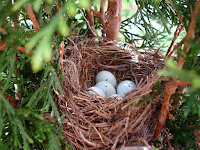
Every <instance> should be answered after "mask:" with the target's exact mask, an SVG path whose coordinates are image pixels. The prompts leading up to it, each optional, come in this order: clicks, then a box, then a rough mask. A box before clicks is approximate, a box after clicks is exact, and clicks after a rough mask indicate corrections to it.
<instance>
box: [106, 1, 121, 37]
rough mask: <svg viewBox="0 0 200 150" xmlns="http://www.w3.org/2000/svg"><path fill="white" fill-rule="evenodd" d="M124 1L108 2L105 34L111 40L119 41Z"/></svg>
mask: <svg viewBox="0 0 200 150" xmlns="http://www.w3.org/2000/svg"><path fill="white" fill-rule="evenodd" d="M121 8H122V0H108V10H107V12H106V17H105V33H106V37H107V38H108V39H110V40H117V39H118V33H119V30H120V25H121Z"/></svg>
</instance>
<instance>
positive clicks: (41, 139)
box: [0, 0, 200, 150]
mask: <svg viewBox="0 0 200 150" xmlns="http://www.w3.org/2000/svg"><path fill="white" fill-rule="evenodd" d="M13 2H14V3H13ZM57 2H58V3H59V6H61V4H62V9H61V10H60V11H59V12H58V11H57ZM169 2H170V3H169ZM136 3H137V5H138V7H139V9H138V12H137V13H136V14H134V15H132V16H131V17H129V18H127V19H125V20H123V21H122V25H121V30H122V31H123V32H124V36H125V41H126V42H128V43H133V42H137V40H138V38H137V37H139V38H140V39H143V40H144V42H143V44H142V46H141V47H152V48H157V47H160V45H159V44H160V43H159V41H160V40H161V39H165V36H166V34H163V33H166V32H167V33H170V28H172V27H173V26H176V25H177V24H178V23H179V21H182V22H183V24H184V27H185V28H186V31H187V30H188V22H189V21H190V20H191V8H193V9H194V5H195V0H190V1H186V0H179V1H175V0H171V1H167V0H153V1H152V0H137V1H136ZM90 5H93V6H94V7H95V8H99V2H98V1H89V0H79V1H77V2H76V3H75V1H73V0H67V1H64V0H58V1H57V0H15V1H14V0H13V1H10V0H1V2H0V12H1V13H0V45H2V44H3V43H5V42H6V43H7V44H6V45H5V48H3V49H0V149H47V148H48V149H52V150H53V149H56V150H58V149H63V148H64V147H65V146H68V147H69V148H70V146H69V145H67V144H66V143H65V141H64V140H63V137H62V135H61V132H62V124H61V120H62V118H63V117H64V116H62V114H60V113H59V111H58V109H57V102H56V101H55V99H54V91H58V92H59V93H60V94H62V89H61V86H60V83H59V80H60V79H61V80H62V73H61V70H60V64H59V59H60V58H59V49H60V42H61V41H62V40H64V39H65V38H66V37H67V35H69V34H77V33H79V34H80V35H87V33H88V32H89V29H88V28H87V23H86V22H85V20H84V19H83V18H82V17H81V16H82V15H81V13H80V12H79V11H78V10H79V9H82V10H83V12H85V9H84V8H86V7H88V6H90ZM25 6H28V7H32V8H33V10H34V13H35V15H36V18H37V20H38V24H39V27H40V31H39V32H36V31H35V30H34V27H33V25H32V24H31V23H30V18H29V15H28V12H27V9H26V8H25ZM19 14H20V15H19ZM199 17H200V16H199ZM199 17H198V19H197V20H196V21H197V27H196V29H197V30H196V32H195V35H196V39H195V40H191V41H189V42H190V44H191V46H192V48H191V51H190V54H189V55H187V56H186V57H185V60H186V63H185V66H184V69H183V70H179V69H177V66H176V64H174V63H172V61H170V62H168V63H167V66H168V67H169V70H167V71H160V75H165V76H168V77H177V78H178V79H184V80H188V81H192V85H191V87H189V88H188V92H187V93H186V94H185V95H182V96H183V97H184V99H183V104H182V107H181V108H180V109H177V110H175V111H174V115H175V117H176V118H179V120H176V121H175V122H173V121H169V122H168V123H167V127H169V128H170V129H171V130H170V132H171V133H172V134H174V135H175V136H176V135H177V131H178V132H179V131H180V133H181V135H183V134H184V135H183V136H184V137H185V138H184V139H182V140H178V138H179V136H177V138H176V137H175V136H174V137H175V138H174V140H173V142H174V144H175V145H178V146H179V147H181V146H182V144H185V145H184V147H187V144H186V143H187V142H188V143H192V144H190V145H192V146H191V147H193V148H194V147H195V139H194V138H192V139H190V140H188V139H187V135H188V134H191V136H193V137H194V134H193V135H192V133H191V130H190V131H189V130H188V128H187V127H186V128H182V126H183V125H185V126H189V125H194V124H193V123H194V122H195V121H196V124H195V127H196V128H198V127H199V116H200V101H199V99H198V97H199V94H200V93H199V88H200V75H199V73H200V72H199V65H200V64H199V63H200V61H199V58H198V57H197V55H198V54H199V53H200V49H199V47H200V45H199V35H200V34H199V32H200V31H199V29H200V18H199ZM153 20H157V22H158V23H160V24H161V25H162V28H161V29H156V28H155V27H154V26H153V25H152V21H153ZM94 21H95V28H96V29H97V30H100V29H101V26H100V24H99V21H98V19H97V18H95V20H94ZM132 25H133V26H136V27H137V28H138V29H139V30H141V31H142V32H144V35H143V36H140V35H138V34H137V33H131V32H130V31H129V30H127V28H126V27H127V26H132ZM79 29H80V30H79ZM65 42H66V43H65V44H67V42H68V41H65ZM19 46H20V47H24V48H26V49H27V52H31V51H34V54H31V55H29V54H25V53H22V52H19V51H18V50H17V49H18V47H19ZM177 52H178V55H181V53H180V50H179V49H177ZM174 61H176V59H175V60H174ZM174 61H173V62H174ZM20 95H21V96H22V97H20ZM187 95H190V96H187ZM11 97H12V98H11ZM8 100H10V101H8ZM13 103H15V104H17V106H15V105H14V104H13ZM45 113H49V114H50V115H51V118H54V117H55V118H56V122H54V123H50V122H47V121H45V119H44V114H45ZM191 120H192V121H191ZM178 123H179V124H178ZM175 128H179V130H176V129H175ZM186 132H187V133H186Z"/></svg>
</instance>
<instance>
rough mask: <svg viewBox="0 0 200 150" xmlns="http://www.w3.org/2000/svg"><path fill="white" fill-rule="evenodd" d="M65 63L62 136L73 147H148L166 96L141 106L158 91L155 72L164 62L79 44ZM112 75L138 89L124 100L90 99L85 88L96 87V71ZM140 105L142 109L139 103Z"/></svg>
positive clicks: (115, 48) (118, 49)
mask: <svg viewBox="0 0 200 150" xmlns="http://www.w3.org/2000/svg"><path fill="white" fill-rule="evenodd" d="M68 49H70V50H71V55H70V56H69V57H67V58H66V59H65V60H64V73H63V79H64V81H63V82H62V83H61V85H62V88H63V91H64V96H62V97H60V98H59V105H60V107H61V113H63V114H65V115H66V119H65V122H63V129H64V132H63V135H64V137H65V139H66V140H67V141H68V143H69V144H70V145H72V146H73V148H74V149H88V150H90V149H91V150H92V149H94V150H95V149H104V150H105V149H119V148H121V147H124V146H133V145H137V146H138V145H141V146H143V145H147V144H148V142H149V141H150V140H152V139H153V135H154V132H155V127H156V123H157V118H158V112H159V107H160V99H161V98H162V96H163V95H162V94H157V95H155V96H154V97H153V98H152V99H151V100H150V102H149V103H143V104H139V103H140V99H141V98H149V96H150V95H151V94H152V93H153V92H155V89H154V88H153V85H155V84H156V83H157V81H158V79H159V78H158V77H157V76H156V70H157V69H161V68H162V67H163V61H161V60H156V59H154V58H153V57H152V54H141V53H138V52H137V51H136V50H134V49H131V50H130V49H129V50H127V49H124V48H123V47H119V46H115V45H100V46H99V45H88V44H87V43H86V44H82V45H76V46H74V47H70V48H69V47H68ZM102 70H108V71H110V72H112V73H113V74H114V75H115V77H116V79H117V83H120V82H121V81H123V80H126V79H127V80H132V81H134V82H135V83H136V85H137V89H136V90H133V91H131V92H129V93H128V94H127V95H126V96H125V97H124V98H123V99H122V100H116V99H114V98H102V97H100V96H91V95H88V94H87V93H86V89H87V88H89V87H91V86H94V85H95V77H96V75H97V73H98V72H100V71H102ZM138 104H139V105H138Z"/></svg>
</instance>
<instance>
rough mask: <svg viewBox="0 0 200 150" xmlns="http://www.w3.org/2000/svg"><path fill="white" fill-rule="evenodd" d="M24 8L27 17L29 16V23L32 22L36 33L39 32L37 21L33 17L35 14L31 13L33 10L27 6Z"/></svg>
mask: <svg viewBox="0 0 200 150" xmlns="http://www.w3.org/2000/svg"><path fill="white" fill-rule="evenodd" d="M25 8H26V10H27V11H28V15H29V17H30V19H31V21H32V22H33V26H34V28H35V30H36V31H37V32H39V31H40V27H39V25H38V21H37V19H36V17H35V14H34V12H33V9H32V8H31V7H29V6H28V5H26V6H25Z"/></svg>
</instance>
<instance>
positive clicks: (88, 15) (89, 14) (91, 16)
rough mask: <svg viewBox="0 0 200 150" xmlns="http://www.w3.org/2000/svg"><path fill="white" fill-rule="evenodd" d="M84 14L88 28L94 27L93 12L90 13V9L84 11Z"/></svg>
mask: <svg viewBox="0 0 200 150" xmlns="http://www.w3.org/2000/svg"><path fill="white" fill-rule="evenodd" d="M86 14H87V17H88V20H89V23H90V26H94V15H93V11H91V8H87V9H86Z"/></svg>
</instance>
